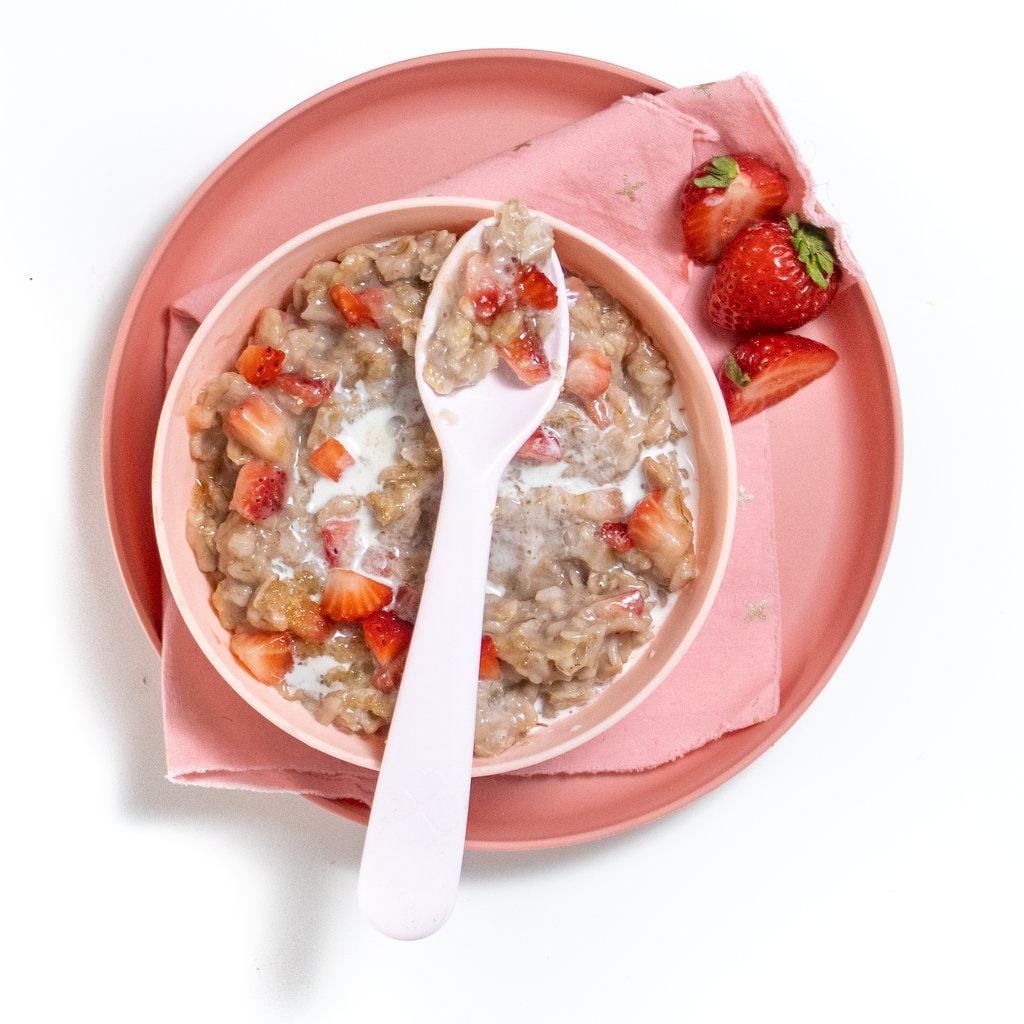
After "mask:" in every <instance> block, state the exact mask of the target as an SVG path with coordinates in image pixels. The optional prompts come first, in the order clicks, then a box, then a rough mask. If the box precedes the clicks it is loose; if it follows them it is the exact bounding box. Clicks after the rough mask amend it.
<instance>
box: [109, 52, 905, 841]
mask: <svg viewBox="0 0 1024 1024" xmlns="http://www.w3.org/2000/svg"><path fill="white" fill-rule="evenodd" d="M456 61H472V62H479V63H481V64H487V63H490V64H492V65H493V66H495V67H497V66H498V65H499V64H500V63H501V62H502V61H517V62H530V61H543V62H546V63H554V64H556V65H563V64H564V65H568V66H570V67H572V66H578V67H582V68H586V69H587V70H588V71H590V72H599V73H601V72H603V73H607V74H608V75H609V76H615V77H618V78H622V79H625V80H628V81H630V82H631V83H632V84H633V85H634V86H635V88H636V89H637V91H643V90H652V91H662V90H666V89H670V88H672V86H671V85H670V84H668V83H666V82H663V81H660V80H658V79H656V78H652V77H651V76H648V75H645V74H643V73H642V72H637V71H635V70H632V69H629V68H625V67H622V66H620V65H617V64H613V63H609V62H607V61H603V60H597V59H593V58H589V57H585V56H580V55H575V54H569V53H562V52H559V51H548V50H537V49H517V48H483V49H472V50H453V51H444V52H439V53H434V54H427V55H422V56H417V57H412V58H409V59H406V60H401V61H396V62H393V63H389V64H386V65H382V66H381V67H378V68H374V69H370V70H368V71H364V72H362V73H360V74H357V75H355V76H353V77H351V78H348V79H345V80H343V81H341V82H338V83H335V84H334V85H332V86H329V87H327V88H325V89H323V90H320V91H319V92H317V93H315V94H314V95H312V96H310V97H308V98H307V99H305V100H303V101H301V102H299V103H297V104H295V105H293V106H292V107H290V108H289V109H288V110H286V111H284V112H283V113H281V114H279V115H278V116H277V117H275V118H274V119H272V120H271V121H269V122H268V123H267V124H266V125H264V126H263V127H262V128H261V129H259V130H258V131H256V132H255V133H253V134H252V135H251V136H250V137H249V138H248V139H246V140H245V141H244V142H243V143H242V144H241V145H239V146H237V147H236V148H235V149H234V150H233V151H232V152H230V153H229V154H228V155H227V156H226V157H225V159H223V160H222V161H221V162H220V163H219V164H217V165H216V166H215V167H214V168H213V170H212V171H211V172H210V173H209V174H208V175H207V176H206V177H205V178H204V180H203V181H202V182H201V184H200V185H199V186H198V187H197V188H196V189H195V190H194V191H193V192H192V194H191V195H190V196H189V198H188V199H187V201H186V202H185V203H184V204H183V205H182V206H181V207H180V208H179V209H178V210H177V212H176V213H175V214H174V215H173V217H172V218H171V220H170V221H169V222H168V224H167V226H166V227H165V229H164V231H163V233H162V234H161V236H160V238H159V240H158V242H157V244H156V245H155V246H154V247H153V249H152V250H151V252H150V254H149V256H148V258H147V259H146V261H145V263H144V265H143V268H142V270H141V272H140V273H139V274H138V276H137V278H136V281H135V285H134V287H133V288H132V291H131V294H130V297H129V300H128V303H127V305H126V307H125V311H124V314H123V316H122V318H121V321H120V324H119V328H118V332H117V336H116V340H115V343H114V347H113V350H112V353H111V357H110V364H109V367H108V372H107V378H106V383H105V390H104V396H103V409H104V417H103V428H102V438H101V462H102V476H103V492H104V504H105V508H106V518H107V524H108V529H109V532H110V537H111V541H112V543H113V546H114V553H115V557H116V561H117V567H118V570H119V571H120V573H121V577H122V580H123V583H124V585H125V586H126V588H127V590H128V593H129V596H130V598H131V601H132V604H133V606H134V608H135V611H136V614H137V616H138V618H139V621H140V623H141V625H142V627H143V629H144V631H145V633H146V635H147V636H148V637H149V640H150V642H151V643H152V644H153V646H154V648H155V649H156V650H157V652H159V651H160V648H161V642H160V630H159V626H158V621H159V620H160V619H161V618H162V606H161V607H160V608H159V609H156V608H149V609H148V612H149V615H148V616H147V614H145V613H144V605H146V604H148V603H149V602H148V599H147V597H146V595H144V593H143V590H142V587H141V585H140V583H139V582H138V581H137V579H136V578H135V577H134V576H133V575H132V573H131V571H130V566H129V565H128V564H126V563H127V554H126V551H127V548H126V545H125V544H124V543H122V540H121V536H120V533H119V530H118V526H117V497H118V496H117V495H115V494H114V493H113V491H112V487H111V483H110V481H111V477H110V475H109V470H110V462H111V459H112V451H113V443H114V438H113V423H112V419H113V418H112V417H110V416H109V415H107V414H106V413H107V410H109V408H110V404H111V402H112V400H113V396H114V393H115V391H116V389H117V386H118V385H119V383H120V377H119V375H120V372H121V370H122V367H123V364H124V361H125V355H126V352H127V350H128V346H129V344H130V342H131V340H132V332H133V328H134V327H135V323H134V321H135V318H136V317H137V315H138V311H139V307H140V305H141V303H142V300H143V298H144V296H145V295H146V293H147V291H148V290H149V289H150V288H151V287H152V286H153V281H154V278H155V277H156V276H157V273H158V271H159V269H160V265H161V263H162V261H163V260H164V259H165V258H166V256H167V253H168V250H169V249H170V248H171V246H172V244H173V242H174V240H175V239H176V237H177V236H178V235H179V233H180V232H181V231H182V229H183V228H184V226H185V225H186V223H187V222H188V221H189V218H190V217H192V216H193V214H194V213H195V211H196V209H197V208H198V207H199V206H200V205H201V203H202V201H203V199H204V198H205V197H206V196H207V195H208V193H209V192H210V191H211V190H212V189H213V188H215V187H216V185H217V183H218V182H219V181H220V180H221V179H222V178H223V177H224V175H226V174H227V173H228V172H229V171H230V170H231V169H232V168H234V167H235V165H236V164H239V163H241V162H242V161H243V160H244V159H245V158H246V157H247V156H248V155H249V154H250V153H251V152H252V151H253V150H255V149H257V148H258V147H259V146H260V145H261V144H262V143H263V142H264V141H265V140H266V139H268V138H269V137H270V136H272V135H273V134H274V133H276V132H277V131H278V130H279V129H281V128H282V127H286V126H288V125H289V124H291V123H292V122H293V121H294V120H295V119H297V118H301V117H304V116H307V115H310V114H311V113H312V112H314V111H315V110H317V108H319V107H320V106H322V105H324V104H329V103H331V102H332V101H333V100H334V99H335V98H336V97H338V95H339V94H343V93H347V92H349V91H351V90H353V89H356V88H360V87H362V86H364V85H370V84H372V83H374V82H375V81H377V80H379V79H384V78H389V77H392V76H395V75H399V74H404V73H407V72H409V71H415V70H423V69H433V68H435V67H437V66H441V65H445V64H447V65H451V64H452V63H453V62H456ZM852 287H853V288H854V289H856V290H857V292H858V298H859V299H860V300H861V301H862V302H864V303H865V308H866V313H867V316H868V318H869V319H870V321H871V322H872V324H873V327H874V329H875V333H876V336H877V339H878V343H879V355H880V356H881V360H882V364H883V366H884V377H885V383H886V389H887V394H886V395H885V399H886V404H887V410H888V418H887V421H886V423H887V426H888V428H889V432H890V433H891V436H892V441H893V450H892V451H891V452H890V453H889V455H890V457H891V459H892V464H891V468H890V472H889V474H888V476H887V478H886V479H887V481H888V485H889V501H888V505H887V508H886V516H885V522H884V525H883V527H882V530H881V534H880V536H881V542H880V545H879V548H878V550H877V551H876V552H875V561H874V566H873V571H872V572H871V574H870V578H868V579H867V580H866V585H865V587H864V590H863V593H862V596H861V600H860V602H859V605H858V607H857V611H856V614H855V615H853V616H852V618H851V623H850V628H849V629H848V630H847V631H846V634H845V636H844V638H843V640H842V642H841V643H840V644H839V645H838V646H837V647H836V649H835V651H834V652H833V655H832V657H831V658H830V659H829V661H828V662H827V665H826V667H825V670H824V671H823V672H822V673H821V674H820V676H819V678H818V679H817V681H816V683H815V685H814V686H813V687H811V689H810V690H809V691H808V692H807V693H805V694H804V696H803V697H802V699H801V700H800V701H799V702H797V703H795V704H794V705H792V706H790V707H788V708H787V710H786V714H785V715H784V716H783V715H782V709H781V708H780V713H779V716H776V717H775V718H773V719H771V720H770V723H771V728H769V729H765V728H763V727H762V726H753V727H750V728H751V729H754V730H761V738H759V739H758V740H757V742H755V743H754V744H752V745H749V746H747V747H746V748H745V749H744V751H743V753H742V754H741V756H739V757H737V758H736V759H735V760H734V761H733V762H732V763H731V764H730V765H729V767H728V768H727V769H726V770H724V771H720V772H717V773H716V774H715V775H714V777H713V778H711V779H709V780H708V781H707V782H706V783H705V784H702V785H700V786H698V787H696V788H695V789H693V790H689V791H687V792H685V793H683V794H681V795H678V796H676V797H675V798H673V799H669V800H667V801H664V802H663V803H661V804H660V805H659V806H658V807H657V808H654V809H648V810H646V811H643V812H640V813H637V814H626V815H620V816H617V817H615V819H614V820H611V821H607V822H606V823H604V824H602V825H599V826H595V827H591V828H587V829H582V830H577V831H571V832H570V831H567V832H565V833H563V834H557V835H551V834H547V835H540V834H535V835H532V836H529V837H526V836H525V835H524V836H523V837H516V838H509V837H508V836H503V837H499V836H495V835H482V834H475V835H474V834H473V832H472V822H471V827H470V834H469V835H468V836H467V842H466V846H467V848H469V849H490V850H506V851H508V850H530V849H543V848H551V847H556V846H569V845H576V844H579V843H585V842H591V841H594V840H597V839H601V838H606V837H609V836H611V835H616V834H620V833H623V832H626V831H629V830H632V829H635V828H637V827H639V826H641V825H644V824H647V823H649V822H651V821H654V820H656V819H658V818H661V817H664V816H666V815H668V814H671V813H674V812H675V811H677V810H679V809H680V808H681V807H683V806H685V805H687V804H689V803H692V802H693V801H695V800H697V799H698V798H699V797H701V796H703V795H705V794H706V793H708V792H710V791H711V790H713V789H716V788H718V786H720V785H722V784H723V783H725V782H726V781H728V780H729V779H731V778H733V777H734V776H735V775H737V774H738V773H739V772H740V771H742V770H743V769H745V768H746V767H748V766H749V765H750V764H751V763H752V762H753V761H755V760H756V759H757V758H758V757H760V756H761V754H762V753H764V752H765V750H767V749H768V747H770V746H772V745H773V744H774V743H775V742H777V740H778V739H779V738H781V736H782V735H783V734H784V733H785V732H786V731H788V729H789V728H790V727H791V726H792V725H793V724H794V723H795V722H796V721H797V720H798V719H799V718H800V717H801V716H802V715H803V713H804V712H805V711H806V709H807V707H808V706H809V705H810V704H811V703H813V701H814V700H815V699H816V698H817V696H818V695H819V694H820V692H821V691H822V689H824V687H825V685H826V684H827V683H828V681H829V680H830V679H831V678H832V676H833V675H834V673H835V671H836V670H837V669H838V667H839V665H840V663H841V662H842V660H843V658H844V657H845V656H846V654H847V652H848V651H849V649H850V646H851V645H852V643H853V642H854V640H855V639H856V636H857V635H858V633H859V632H860V629H861V627H862V625H863V623H864V620H865V618H866V616H867V614H868V611H869V610H870V607H871V605H872V603H873V601H874V598H875V595H876V593H877V590H878V587H879V585H880V583H881V579H882V577H883V575H884V572H885V567H886V564H887V562H888V558H889V554H890V551H891V547H892V543H893V538H894V534H895V529H896V522H897V519H898V512H899V502H900V494H901V489H902V473H903V426H902V416H901V408H900V399H899V390H898V384H897V380H896V375H895V368H894V362H893V357H892V351H891V347H890V345H889V341H888V337H887V333H886V331H885V327H884V324H883V323H882V320H881V316H880V314H879V311H878V308H877V305H876V303H875V299H874V296H873V294H872V293H871V290H870V288H869V286H868V285H867V284H866V282H858V283H857V284H855V285H854V286H852ZM144 485H145V487H144V489H145V493H147V494H148V491H149V487H148V485H149V481H148V480H146V481H144ZM147 514H148V505H147ZM156 572H157V576H158V578H159V574H160V568H159V566H157V567H156ZM764 724H767V723H763V724H762V725H764ZM741 732H743V733H744V734H746V735H750V730H741ZM733 735H734V734H733ZM723 739H726V737H723ZM721 742H722V740H721V739H720V740H714V741H712V744H718V743H721ZM688 756H689V755H688ZM665 767H666V766H657V767H655V768H651V769H648V770H647V771H646V772H643V773H630V774H636V775H643V776H648V777H650V776H651V773H657V772H659V771H662V770H663V769H664V768H665ZM612 774H617V773H600V776H601V778H606V777H607V776H608V775H612ZM496 780H497V782H498V783H499V784H506V785H507V784H509V783H511V784H513V785H518V784H522V783H527V784H532V785H533V786H534V787H535V788H542V787H546V786H557V785H558V784H559V783H560V782H561V783H563V784H564V783H566V782H567V781H574V782H575V783H576V784H579V783H580V779H579V778H576V777H562V776H544V775H530V776H483V777H480V778H479V779H476V780H474V789H475V790H480V791H481V792H482V791H483V789H484V787H485V786H492V787H493V786H494V785H495V783H496ZM303 796H304V797H305V798H306V799H307V800H310V801H311V802H313V803H314V804H316V805H318V806H321V807H323V808H325V809H326V810H328V811H330V812H332V813H334V814H336V815H339V816H341V817H343V818H348V819H349V820H352V821H355V822H357V823H365V820H366V817H365V805H362V804H358V803H357V802H356V801H339V800H332V799H330V798H325V797H318V796H310V795H308V794H303Z"/></svg>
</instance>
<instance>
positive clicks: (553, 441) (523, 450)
mask: <svg viewBox="0 0 1024 1024" xmlns="http://www.w3.org/2000/svg"><path fill="white" fill-rule="evenodd" d="M515 457H516V458H517V459H522V460H524V461H526V462H561V460H562V441H561V439H560V438H559V436H558V435H557V434H556V433H555V432H554V431H553V430H552V429H551V428H550V427H546V426H545V425H544V424H543V423H542V424H541V425H540V426H539V427H538V428H537V429H536V430H535V431H534V432H533V433H532V434H531V435H530V436H529V437H528V438H527V439H526V440H525V441H524V442H523V443H522V445H521V446H520V448H519V451H517V452H516V455H515Z"/></svg>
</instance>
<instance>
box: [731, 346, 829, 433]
mask: <svg viewBox="0 0 1024 1024" xmlns="http://www.w3.org/2000/svg"><path fill="white" fill-rule="evenodd" d="M838 360H839V356H838V354H837V353H836V352H835V351H834V350H833V349H831V348H829V347H828V346H827V345H824V344H822V343H821V342H820V341H813V340H812V339H811V338H804V337H802V336H801V335H799V334H761V335H757V336H755V337H752V338H747V339H744V340H743V341H741V342H739V343H738V344H737V345H736V346H735V347H734V348H733V350H732V351H731V352H730V353H729V354H728V355H727V356H726V357H725V362H724V363H723V365H722V368H721V370H720V371H719V374H718V383H719V385H720V386H721V388H722V397H723V398H724V399H725V408H726V410H727V412H728V413H729V420H730V422H732V423H739V422H740V421H741V420H745V419H749V418H750V417H751V416H753V415H755V414H756V413H759V412H762V411H763V410H765V409H767V408H769V407H770V406H773V405H775V404H777V403H778V402H781V401H782V400H783V399H784V398H788V397H789V396H790V395H792V394H794V393H795V392H797V391H799V390H800V389H801V388H804V387H806V386H807V385H808V384H810V383H811V382H812V381H815V380H817V379H818V378H819V377H822V376H824V375H825V374H826V373H828V371H829V370H831V369H832V367H833V366H835V365H836V363H837V362H838Z"/></svg>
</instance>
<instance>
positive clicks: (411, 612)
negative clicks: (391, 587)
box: [391, 583, 423, 622]
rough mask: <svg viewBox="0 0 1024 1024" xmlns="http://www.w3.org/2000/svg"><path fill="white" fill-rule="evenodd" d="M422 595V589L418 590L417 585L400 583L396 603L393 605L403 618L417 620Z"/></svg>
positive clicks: (396, 612)
mask: <svg viewBox="0 0 1024 1024" xmlns="http://www.w3.org/2000/svg"><path fill="white" fill-rule="evenodd" d="M422 596H423V593H422V591H420V590H417V589H416V588H415V587H410V586H409V584H408V583H402V584H399V587H398V590H396V591H395V600H394V603H393V604H392V606H391V607H392V609H393V610H394V612H395V614H396V615H400V616H401V617H402V618H403V619H408V621H409V622H415V621H416V615H417V613H418V612H419V610H420V598H421V597H422Z"/></svg>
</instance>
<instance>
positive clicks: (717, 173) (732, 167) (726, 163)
mask: <svg viewBox="0 0 1024 1024" xmlns="http://www.w3.org/2000/svg"><path fill="white" fill-rule="evenodd" d="M739 171H740V167H739V164H738V163H736V161H735V160H733V158H732V157H731V156H716V157H714V158H713V159H712V161H711V167H710V169H709V170H708V173H707V174H702V175H701V176H700V177H699V178H694V179H693V183H694V185H696V186H697V187H698V188H728V187H729V186H730V185H731V184H732V181H733V179H734V178H735V177H736V175H737V174H739Z"/></svg>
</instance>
